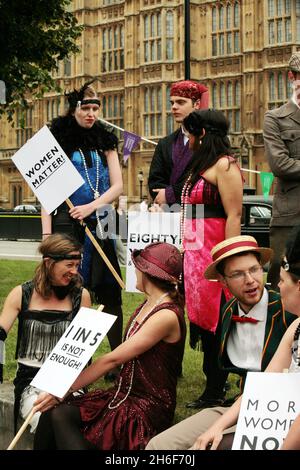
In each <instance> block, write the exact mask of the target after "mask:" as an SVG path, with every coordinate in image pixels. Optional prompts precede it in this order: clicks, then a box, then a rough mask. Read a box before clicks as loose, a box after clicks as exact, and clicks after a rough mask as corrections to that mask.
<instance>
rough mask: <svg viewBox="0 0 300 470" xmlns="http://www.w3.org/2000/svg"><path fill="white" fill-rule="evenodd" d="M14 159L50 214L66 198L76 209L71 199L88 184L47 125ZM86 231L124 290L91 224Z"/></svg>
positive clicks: (70, 205)
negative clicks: (79, 189) (93, 233)
mask: <svg viewBox="0 0 300 470" xmlns="http://www.w3.org/2000/svg"><path fill="white" fill-rule="evenodd" d="M12 160H13V162H14V164H15V165H16V167H17V168H18V170H19V171H20V173H21V174H22V175H23V177H24V179H25V180H26V181H27V183H28V185H29V186H30V188H31V189H32V191H33V192H34V194H35V195H36V197H37V198H38V200H39V201H40V203H41V204H42V206H43V208H44V209H45V211H46V212H47V213H48V214H51V212H53V211H54V210H55V209H56V208H57V207H58V206H60V205H61V204H62V203H63V202H64V201H65V200H66V202H67V204H68V205H69V207H70V208H71V209H74V206H73V204H72V203H71V201H70V200H69V199H68V198H69V196H71V194H73V193H74V192H75V191H76V190H77V189H78V188H80V186H82V185H83V184H84V179H83V178H82V177H81V175H80V174H79V172H78V171H77V170H76V168H75V166H74V165H73V164H72V163H71V161H70V159H69V158H68V156H67V155H66V154H65V152H64V151H63V149H62V148H61V146H60V145H59V143H58V142H57V140H56V139H55V138H54V136H53V134H52V133H51V132H50V130H49V129H48V127H47V126H44V127H42V128H41V129H40V130H39V131H38V132H37V133H36V134H35V135H34V136H33V137H32V138H31V139H29V140H28V142H26V144H24V145H23V147H21V148H20V150H18V151H17V152H16V153H15V155H14V156H13V157H12ZM86 232H87V235H88V236H89V238H90V239H91V241H92V243H93V245H94V246H95V248H96V249H97V251H98V253H99V254H100V256H101V257H102V258H103V260H104V262H105V263H106V264H107V266H108V268H109V269H110V271H111V272H112V274H113V275H114V277H115V278H116V280H117V281H118V283H119V285H120V286H121V288H122V289H123V288H124V287H125V286H124V283H123V281H122V279H121V278H120V276H119V275H118V273H117V272H116V270H115V269H114V268H113V266H112V264H111V263H110V261H109V260H108V258H107V257H106V256H105V254H104V252H103V250H102V249H101V248H100V247H99V244H98V243H97V241H96V240H95V238H94V237H93V235H92V234H91V232H90V230H89V229H88V228H87V227H86Z"/></svg>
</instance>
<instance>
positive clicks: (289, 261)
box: [281, 225, 300, 278]
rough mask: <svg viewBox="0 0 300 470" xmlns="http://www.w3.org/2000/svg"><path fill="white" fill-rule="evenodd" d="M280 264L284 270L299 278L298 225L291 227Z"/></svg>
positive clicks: (299, 240) (299, 241)
mask: <svg viewBox="0 0 300 470" xmlns="http://www.w3.org/2000/svg"><path fill="white" fill-rule="evenodd" d="M281 266H282V267H283V269H284V270H285V271H287V272H289V273H291V274H294V275H295V276H297V277H299V278H300V225H298V226H297V227H295V228H294V229H293V231H292V232H291V235H290V237H289V238H288V241H287V243H286V249H285V257H284V258H283V260H282V263H281Z"/></svg>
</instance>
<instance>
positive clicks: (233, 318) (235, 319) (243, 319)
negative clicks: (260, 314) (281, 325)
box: [231, 315, 259, 323]
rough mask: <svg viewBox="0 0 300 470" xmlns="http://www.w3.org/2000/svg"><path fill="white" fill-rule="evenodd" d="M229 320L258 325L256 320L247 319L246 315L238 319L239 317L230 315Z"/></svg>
mask: <svg viewBox="0 0 300 470" xmlns="http://www.w3.org/2000/svg"><path fill="white" fill-rule="evenodd" d="M231 320H232V321H235V322H237V323H258V321H259V320H256V318H252V317H247V315H245V316H244V317H239V315H232V317H231Z"/></svg>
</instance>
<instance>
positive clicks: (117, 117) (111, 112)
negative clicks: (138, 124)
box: [102, 93, 124, 139]
mask: <svg viewBox="0 0 300 470" xmlns="http://www.w3.org/2000/svg"><path fill="white" fill-rule="evenodd" d="M102 113H103V119H105V120H107V121H109V122H110V123H112V124H115V125H116V126H118V127H120V128H121V129H123V127H124V98H123V95H121V94H120V93H114V94H109V95H105V96H104V97H103V99H102ZM114 132H115V134H116V135H117V136H118V138H119V139H121V138H122V137H123V135H122V134H121V131H119V130H118V129H117V130H115V131H114Z"/></svg>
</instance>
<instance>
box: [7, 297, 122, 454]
mask: <svg viewBox="0 0 300 470" xmlns="http://www.w3.org/2000/svg"><path fill="white" fill-rule="evenodd" d="M101 307H102V308H103V306H101ZM101 307H99V309H98V310H97V311H96V310H93V309H90V308H86V307H81V309H80V310H79V312H78V313H77V315H76V317H75V318H74V320H73V321H72V322H71V323H70V325H69V327H68V328H67V329H66V331H65V333H64V334H63V335H62V337H61V338H60V340H59V341H58V343H57V344H56V346H55V347H54V349H53V350H52V351H51V353H50V354H49V356H48V358H47V359H46V361H45V362H44V364H43V366H42V367H41V368H40V370H39V372H38V373H37V374H36V376H35V377H34V379H33V380H32V381H31V383H30V385H33V386H35V387H37V388H39V389H41V390H44V391H46V392H48V393H49V394H51V395H48V397H49V400H48V399H47V398H46V397H47V396H46V395H44V399H45V400H46V401H47V402H48V403H49V404H50V402H51V399H52V398H53V397H51V396H54V397H59V398H63V397H64V396H65V395H66V394H67V392H68V391H69V389H70V387H71V385H72V384H73V382H74V381H75V379H76V378H77V376H78V375H79V374H80V372H81V371H82V369H83V368H84V366H85V365H86V364H87V362H88V361H89V359H90V358H91V356H92V355H93V354H94V352H95V351H96V349H97V347H98V346H99V345H100V343H101V342H102V341H103V339H104V337H105V336H106V334H107V332H108V331H109V329H110V328H111V327H112V325H113V323H114V322H115V320H116V318H117V317H116V316H114V315H110V314H108V313H104V312H101V315H99V310H101V309H102V308H101ZM40 405H41V404H39V405H38V406H35V407H34V408H33V409H32V410H31V412H30V414H29V416H28V417H27V418H26V421H25V422H24V423H23V426H22V427H21V429H20V430H19V432H18V433H17V435H16V436H15V438H14V439H13V441H12V442H11V444H10V445H9V447H8V449H7V450H12V449H13V448H14V446H15V445H16V443H17V442H18V440H19V438H20V437H21V435H22V434H23V432H24V431H25V429H26V427H27V425H28V424H29V422H30V420H31V418H32V417H33V415H34V413H35V412H36V411H38V410H40V409H43V411H45V410H46V409H47V408H45V406H43V407H41V406H40ZM51 407H52V405H51V406H49V408H51Z"/></svg>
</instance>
